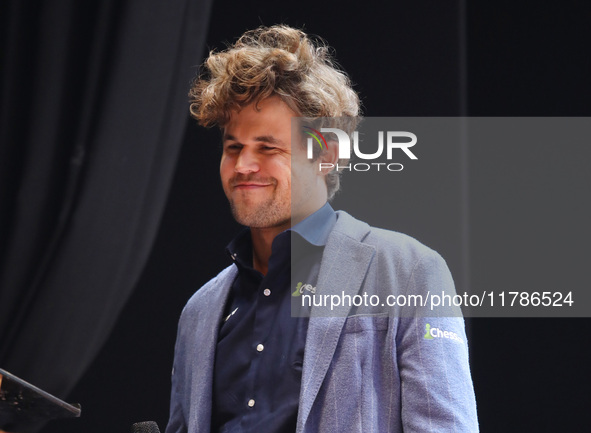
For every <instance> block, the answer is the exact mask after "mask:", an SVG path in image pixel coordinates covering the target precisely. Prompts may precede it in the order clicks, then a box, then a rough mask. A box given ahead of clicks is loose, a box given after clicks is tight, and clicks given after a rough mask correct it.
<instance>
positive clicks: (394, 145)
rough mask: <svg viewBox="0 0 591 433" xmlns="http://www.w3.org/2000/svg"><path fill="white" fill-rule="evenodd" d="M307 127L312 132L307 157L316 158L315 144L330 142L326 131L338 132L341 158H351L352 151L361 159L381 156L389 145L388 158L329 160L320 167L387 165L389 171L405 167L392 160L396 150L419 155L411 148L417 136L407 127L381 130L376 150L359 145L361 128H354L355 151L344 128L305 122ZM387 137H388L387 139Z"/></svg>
mask: <svg viewBox="0 0 591 433" xmlns="http://www.w3.org/2000/svg"><path fill="white" fill-rule="evenodd" d="M304 128H305V130H304V133H305V134H306V135H309V137H308V139H307V145H308V153H307V157H308V159H314V153H313V149H314V145H315V143H316V145H318V146H320V149H321V150H324V149H326V148H327V147H328V143H327V140H326V138H325V137H324V135H323V134H322V133H323V132H324V133H332V134H334V135H335V136H336V140H337V142H338V146H339V159H345V160H349V159H351V155H352V153H353V154H355V156H357V157H358V158H359V159H363V160H365V161H370V160H376V159H378V158H380V157H381V156H382V154H383V153H384V148H385V149H386V159H387V160H388V162H387V163H386V162H371V163H367V162H358V163H355V164H351V163H350V164H347V165H343V166H339V164H338V163H337V164H332V163H327V162H321V163H319V165H318V169H319V170H322V169H327V168H328V169H333V168H336V169H337V171H340V170H350V171H370V170H372V169H375V170H377V171H380V168H385V169H386V170H388V171H402V170H403V169H404V166H403V165H402V164H401V163H398V162H391V161H392V158H393V156H394V151H395V150H401V151H402V152H404V154H405V155H406V156H407V157H408V158H410V159H418V158H417V156H416V155H415V154H414V153H413V152H412V151H411V150H410V148H411V147H413V146H414V145H415V144H417V136H416V135H415V134H413V133H412V132H407V131H378V139H377V141H378V147H377V150H376V151H375V152H373V153H364V152H362V151H361V149H360V142H359V132H358V131H354V132H353V151H351V139H350V137H349V134H347V133H346V132H345V131H343V130H342V129H338V128H320V131H318V130H316V129H314V128H311V127H309V126H304ZM384 137H385V139H384Z"/></svg>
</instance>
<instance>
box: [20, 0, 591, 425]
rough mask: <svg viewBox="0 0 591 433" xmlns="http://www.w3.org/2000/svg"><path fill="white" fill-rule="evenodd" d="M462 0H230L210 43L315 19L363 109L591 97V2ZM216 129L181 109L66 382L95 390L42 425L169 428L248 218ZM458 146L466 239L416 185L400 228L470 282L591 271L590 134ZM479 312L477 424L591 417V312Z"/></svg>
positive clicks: (504, 111) (507, 110) (528, 103)
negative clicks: (138, 240)
mask: <svg viewBox="0 0 591 433" xmlns="http://www.w3.org/2000/svg"><path fill="white" fill-rule="evenodd" d="M467 3H468V4H467V5H464V4H463V3H459V2H454V1H440V0H433V1H416V2H394V3H392V4H389V5H382V4H378V3H377V2H364V3H347V2H342V1H340V2H323V3H320V2H297V3H282V4H278V3H277V2H270V1H266V2H248V3H247V2H231V1H225V0H218V1H214V2H213V4H212V9H211V15H210V18H209V24H208V26H207V33H206V34H207V39H206V45H207V48H223V46H224V45H223V42H224V41H230V42H231V41H233V40H234V39H235V38H236V37H237V36H238V35H240V34H241V33H242V32H243V31H245V30H247V29H250V28H253V27H256V26H258V25H260V24H265V25H271V24H275V23H280V22H282V23H286V24H289V25H293V26H299V27H304V29H305V30H306V31H308V32H309V33H313V34H318V35H320V36H322V37H323V38H324V39H326V40H327V41H328V42H329V44H330V45H331V46H333V47H334V48H335V50H336V56H337V59H338V60H339V63H340V64H341V65H342V66H343V68H344V69H345V70H346V71H347V72H348V73H349V74H350V76H351V77H352V79H353V81H354V83H355V84H356V89H357V90H358V91H359V92H360V95H361V98H362V101H363V104H364V112H365V114H366V115H367V116H457V115H469V116H569V117H572V116H590V115H591V105H590V103H589V101H591V85H590V83H589V77H590V76H591V59H590V56H589V51H590V50H589V44H588V42H587V41H588V40H591V27H590V26H589V20H590V19H591V8H590V6H589V4H588V3H587V2H584V1H573V0H569V1H562V2H558V1H554V2H539V1H530V0H528V1H521V2H511V1H506V0H501V1H496V2H490V3H485V2H478V3H476V2H467ZM145 4H146V6H145V7H146V8H149V6H147V5H149V2H146V3H145ZM203 13H204V14H207V13H208V12H207V10H204V12H203ZM205 21H207V20H205ZM146 31H147V32H148V31H149V30H148V29H146ZM201 60H202V59H201V58H197V57H195V58H194V60H193V61H192V64H193V65H194V67H193V68H192V70H191V74H194V73H195V72H196V70H197V69H196V66H197V65H198V64H199V63H201ZM187 85H188V82H187ZM121 127H122V128H125V125H122V126H121ZM217 134H218V133H217V131H215V130H209V131H207V130H203V129H200V128H198V127H196V126H195V124H194V122H190V121H187V122H186V129H185V131H184V139H183V144H182V147H181V148H180V154H179V157H178V162H177V166H176V171H174V178H173V180H172V185H171V188H170V193H169V196H168V199H167V202H166V206H165V207H164V213H163V217H162V220H161V223H160V225H159V229H158V232H157V236H156V238H155V242H154V244H153V247H152V248H151V249H150V247H149V246H145V247H144V248H145V249H147V250H148V251H151V253H150V256H149V258H148V260H147V263H146V265H145V268H143V273H141V276H140V277H139V280H138V282H137V284H134V287H132V288H133V291H132V292H131V291H130V293H131V295H130V298H129V300H128V301H127V302H126V303H125V306H124V308H123V310H122V312H121V315H120V316H119V318H118V320H117V322H116V325H115V327H114V329H113V332H112V333H111V334H110V337H109V339H108V340H107V341H106V344H105V345H104V346H103V347H102V349H101V350H100V352H99V353H98V356H97V357H96V359H94V361H93V362H92V364H91V365H90V366H89V367H88V369H87V370H86V372H85V374H84V375H83V376H82V378H81V380H80V381H79V382H77V384H76V386H75V387H74V388H73V390H72V391H71V392H69V393H67V395H62V397H67V400H68V401H76V402H80V403H82V405H83V412H82V413H83V415H82V418H81V419H79V420H67V421H55V422H52V423H50V424H49V425H48V426H47V427H46V428H44V429H43V431H44V432H46V433H52V432H80V431H84V432H99V431H105V430H108V431H126V430H128V429H129V425H131V423H133V422H136V421H141V420H147V419H151V420H156V421H157V422H158V423H159V424H160V427H161V429H164V426H165V424H166V420H167V416H168V398H169V396H168V393H169V378H170V369H171V365H172V356H173V346H174V339H175V335H176V322H177V320H178V317H179V315H180V312H181V310H182V307H183V305H184V303H185V302H186V300H187V299H188V298H189V297H190V296H191V294H192V293H193V292H194V290H196V289H197V288H198V287H199V286H201V285H202V284H203V283H204V282H206V281H207V280H208V279H209V278H211V277H213V276H214V275H215V274H217V272H218V271H219V270H221V269H222V267H224V266H226V265H227V264H229V262H228V260H227V258H226V257H225V255H224V251H223V247H224V246H225V245H226V243H227V242H228V241H229V240H230V239H231V238H232V237H233V235H234V234H235V233H236V230H237V229H238V227H237V225H236V224H235V223H234V222H233V220H232V218H231V215H230V213H229V211H228V206H227V204H226V201H225V198H224V196H223V192H222V189H221V187H220V185H219V179H218V166H217V160H218V158H219V148H218V146H217V142H218V135H217ZM462 152H463V153H462V158H463V159H462V161H463V162H462V165H461V167H462V170H464V171H463V173H462V179H463V186H462V189H461V191H456V192H454V193H453V195H454V197H455V198H457V197H459V198H460V199H461V200H462V202H461V203H460V204H459V205H458V206H459V207H460V209H459V211H458V212H459V213H460V214H461V221H462V228H461V230H460V232H459V233H458V241H457V242H458V243H459V244H460V247H461V248H460V250H461V252H460V253H459V254H458V253H455V251H456V250H457V245H446V244H443V243H442V242H441V241H440V240H439V239H438V238H437V236H436V235H433V234H432V233H431V232H430V230H429V227H428V219H427V220H424V218H423V219H420V220H421V221H425V223H424V225H421V224H416V223H413V221H416V218H414V217H415V216H416V215H413V213H415V212H420V213H421V214H424V213H425V212H428V211H429V209H421V208H420V207H418V208H417V207H416V206H415V207H413V206H412V203H409V206H408V209H406V210H402V211H401V215H399V216H397V218H399V222H398V226H399V227H400V228H399V230H400V231H404V232H407V233H409V234H411V235H413V236H416V237H417V238H419V239H420V240H421V241H423V242H424V243H426V244H428V245H430V246H432V247H433V248H435V249H436V250H438V251H440V252H441V253H442V255H443V256H444V257H446V259H448V261H450V262H451V265H450V266H451V268H452V271H453V272H454V276H455V278H456V281H458V282H459V283H460V285H472V286H474V287H483V286H491V287H498V288H503V287H511V288H514V287H515V285H519V284H525V285H527V287H528V288H529V287H538V286H543V285H546V284H548V281H551V284H553V285H554V287H555V289H556V290H567V289H568V284H571V283H572V282H574V283H576V284H580V285H588V277H587V275H586V272H585V271H586V269H585V266H586V264H588V263H589V259H591V257H590V254H589V253H588V249H587V248H586V247H587V246H588V241H589V240H591V239H590V230H589V228H588V221H589V220H590V216H591V215H590V213H589V192H590V191H589V190H590V188H589V186H590V185H591V176H590V175H589V172H588V170H587V169H586V167H585V163H586V161H588V159H589V156H591V152H590V151H589V149H572V148H569V146H568V139H566V140H565V142H564V143H557V144H556V147H555V148H543V149H540V148H538V147H536V146H535V143H524V145H523V147H520V148H518V149H505V148H502V147H501V146H499V148H497V149H490V148H486V149H484V148H478V146H471V147H469V148H467V149H462ZM425 182H433V180H432V179H431V180H429V179H426V180H425ZM431 218H432V220H433V221H436V220H437V218H438V215H436V214H432V215H431ZM515 281H517V282H515ZM565 281H566V282H567V283H565ZM565 284H567V285H566V286H565ZM467 322H468V325H469V330H470V347H471V366H472V372H473V379H474V385H475V390H476V397H477V403H478V412H479V421H480V426H481V431H482V432H529V431H535V432H542V431H548V432H555V431H565V432H566V431H568V432H577V431H587V428H588V427H587V426H588V422H587V421H586V420H585V419H584V415H585V414H586V411H588V410H589V407H591V398H590V394H589V392H588V388H589V386H590V385H591V380H590V373H589V361H591V354H590V349H589V343H590V338H589V336H588V334H587V330H588V328H589V325H590V321H589V319H581V318H573V319H470V320H468V321H467ZM71 325H72V327H75V326H77V325H76V323H72V324H71ZM47 326H51V324H48V325H47ZM99 346H100V345H99ZM55 350H59V347H56V348H55ZM15 373H16V371H15ZM24 378H25V379H27V377H24Z"/></svg>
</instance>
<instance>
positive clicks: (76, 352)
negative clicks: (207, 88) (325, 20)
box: [0, 0, 210, 397]
mask: <svg viewBox="0 0 591 433" xmlns="http://www.w3.org/2000/svg"><path fill="white" fill-rule="evenodd" d="M1 7H2V34H1V36H2V40H1V43H2V49H3V53H4V54H3V55H2V77H1V79H2V81H1V85H2V93H3V97H2V111H1V116H0V131H1V134H2V145H1V147H0V149H1V150H0V152H1V154H0V206H2V207H1V213H0V218H1V220H0V274H1V275H0V284H1V285H0V366H1V367H2V368H4V369H6V370H8V371H10V372H12V373H13V374H16V375H19V376H21V377H22V378H24V379H25V380H28V381H30V382H32V383H34V384H35V385H37V386H39V387H41V388H43V389H45V390H47V391H49V392H51V393H54V394H56V395H58V396H62V397H64V396H66V395H67V394H68V392H69V391H70V390H71V389H72V387H73V386H74V385H75V384H76V383H77V381H78V380H79V378H80V377H81V375H82V374H83V372H84V371H85V369H86V368H87V367H88V366H89V364H90V363H91V361H92V360H93V359H94V357H95V356H96V354H97V352H98V350H99V349H100V348H101V347H102V345H103V343H104V341H105V340H106V338H107V337H108V335H109V333H110V332H111V330H112V327H113V326H114V324H115V320H116V318H117V317H118V315H119V313H120V312H121V309H122V308H123V306H124V305H125V303H126V301H127V300H128V298H129V296H130V294H131V292H132V289H133V288H134V287H135V284H136V282H137V280H138V278H139V276H140V273H141V271H142V269H143V267H144V265H145V263H146V260H147V258H148V255H149V253H150V250H151V247H152V244H153V242H154V239H155V236H156V232H157V228H158V226H159V222H160V219H161V216H162V212H163V210H164V205H165V203H166V198H167V194H168V190H169V187H170V184H171V181H172V175H173V172H174V168H175V165H176V162H177V157H178V153H179V150H180V147H181V144H182V140H183V137H184V131H185V128H186V124H187V121H188V116H187V102H186V101H187V96H186V95H187V91H188V88H189V85H190V82H191V79H192V77H193V76H194V74H195V71H196V68H195V67H194V66H196V63H197V61H198V59H200V58H201V55H202V50H203V49H204V39H205V36H206V28H207V23H208V20H209V9H210V0H174V1H171V0H156V1H150V2H148V3H147V2H145V1H143V0H91V1H83V2H81V1H76V0H52V1H31V0H27V1H23V0H15V1H4V2H2V6H1Z"/></svg>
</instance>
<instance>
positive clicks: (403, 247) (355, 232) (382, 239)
mask: <svg viewBox="0 0 591 433" xmlns="http://www.w3.org/2000/svg"><path fill="white" fill-rule="evenodd" d="M338 215H339V220H341V221H340V222H341V224H337V227H336V229H337V230H340V231H341V232H342V233H344V234H346V235H352V237H356V238H357V239H358V240H359V241H360V242H362V243H364V244H367V245H372V246H373V247H375V248H376V251H377V253H378V254H389V255H392V256H394V257H396V258H397V259H403V260H410V261H417V260H421V259H422V258H434V259H435V260H437V259H439V258H441V256H440V255H439V254H438V253H437V252H436V251H435V250H433V249H431V248H429V247H428V246H426V245H425V244H423V243H421V242H420V241H418V240H417V239H415V238H413V237H412V236H409V235H406V234H404V233H400V232H397V231H394V230H386V229H382V228H378V227H372V226H370V225H369V224H367V223H365V222H363V221H360V220H358V219H356V218H354V217H352V216H351V215H349V214H348V213H346V212H343V211H339V212H338Z"/></svg>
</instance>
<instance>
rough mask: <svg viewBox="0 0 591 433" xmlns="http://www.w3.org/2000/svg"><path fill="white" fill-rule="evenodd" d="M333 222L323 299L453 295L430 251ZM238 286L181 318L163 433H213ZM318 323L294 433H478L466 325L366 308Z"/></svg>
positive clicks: (200, 295) (210, 291) (345, 218)
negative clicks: (221, 342)
mask: <svg viewBox="0 0 591 433" xmlns="http://www.w3.org/2000/svg"><path fill="white" fill-rule="evenodd" d="M337 217H338V219H337V222H336V224H335V226H334V228H333V231H332V232H331V234H330V236H329V238H328V241H327V243H326V247H325V251H324V255H323V259H322V264H321V267H320V273H319V276H318V284H317V293H318V294H329V295H330V294H338V295H342V294H343V293H344V294H349V295H351V296H354V295H356V294H362V293H367V294H370V295H371V294H377V295H379V296H380V297H381V299H383V297H384V296H386V295H387V294H388V293H389V294H393V295H400V294H403V295H410V294H416V295H419V294H421V295H425V294H427V293H429V292H430V293H434V291H442V290H444V291H445V293H451V294H453V293H455V291H454V285H453V280H452V278H451V275H450V273H449V270H448V268H447V265H446V264H445V261H444V260H443V259H442V258H441V256H439V255H438V254H437V253H436V252H435V251H433V250H431V249H429V248H427V247H426V246H424V245H422V244H421V243H419V242H418V241H416V240H415V239H412V238H410V237H409V236H406V235H403V234H400V233H396V232H392V231H386V230H381V229H376V228H373V227H370V226H369V225H367V224H366V223H364V222H361V221H358V220H356V219H354V218H353V217H351V216H350V215H348V214H347V213H345V212H342V211H339V212H337ZM236 275H237V268H236V266H235V265H231V266H230V267H228V268H226V269H224V270H223V271H222V272H221V273H220V274H219V275H218V276H216V277H215V278H213V279H212V280H211V281H209V282H208V283H207V284H206V285H205V286H203V287H202V288H201V289H200V290H198V291H197V292H196V293H195V295H193V297H192V298H191V299H190V300H189V302H188V303H187V305H186V307H185V308H184V310H183V313H182V315H181V319H180V323H179V329H178V335H177V342H176V347H175V359H174V367H173V375H172V393H171V409H170V419H169V423H168V426H167V428H166V433H182V432H190V433H205V432H209V431H210V422H211V409H212V380H213V366H214V356H215V351H216V343H217V339H218V329H219V325H220V323H221V321H222V314H223V310H224V305H225V302H226V299H227V297H228V293H229V291H230V287H231V285H232V282H233V281H234V279H235V278H236ZM374 299H375V298H374ZM405 311H406V313H408V310H405ZM351 313H352V314H351ZM311 316H312V317H311V318H310V322H309V327H308V334H307V338H306V347H305V355H304V363H303V367H302V369H303V371H302V387H301V392H300V404H299V411H298V422H297V432H298V433H312V432H335V433H346V432H363V433H366V432H367V433H370V432H377V433H383V432H477V431H478V421H477V416H476V402H475V399H474V390H473V386H472V379H471V376H470V369H469V364H468V346H467V340H466V335H465V331H464V322H463V319H462V318H461V317H429V318H426V317H418V316H420V314H414V315H413V314H403V316H405V317H400V315H398V314H384V312H383V310H382V311H381V312H380V313H377V314H376V313H375V311H373V310H372V309H367V308H365V307H363V306H362V307H360V308H356V309H354V310H350V309H349V308H348V307H346V306H345V307H341V308H338V309H336V310H335V311H332V312H331V313H330V314H326V308H324V309H323V307H317V308H313V309H312V313H311ZM263 433H264V432H263Z"/></svg>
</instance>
